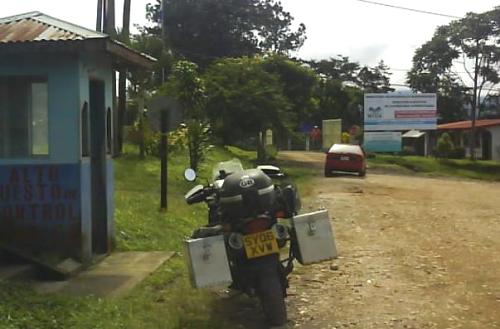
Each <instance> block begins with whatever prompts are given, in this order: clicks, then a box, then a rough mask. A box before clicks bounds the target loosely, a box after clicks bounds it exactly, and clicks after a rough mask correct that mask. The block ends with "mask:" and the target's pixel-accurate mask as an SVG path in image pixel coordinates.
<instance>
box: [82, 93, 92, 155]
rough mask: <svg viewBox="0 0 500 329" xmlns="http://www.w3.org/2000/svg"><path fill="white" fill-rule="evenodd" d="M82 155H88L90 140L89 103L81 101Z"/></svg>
mask: <svg viewBox="0 0 500 329" xmlns="http://www.w3.org/2000/svg"><path fill="white" fill-rule="evenodd" d="M81 120H82V122H81V124H82V128H81V129H82V157H88V156H89V155H90V142H89V136H90V134H89V103H88V102H85V103H83V108H82V118H81Z"/></svg>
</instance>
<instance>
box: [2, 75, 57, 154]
mask: <svg viewBox="0 0 500 329" xmlns="http://www.w3.org/2000/svg"><path fill="white" fill-rule="evenodd" d="M48 154H49V105H48V87H47V79H44V78H36V77H0V158H25V157H30V156H44V155H48Z"/></svg>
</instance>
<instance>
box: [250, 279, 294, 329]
mask: <svg viewBox="0 0 500 329" xmlns="http://www.w3.org/2000/svg"><path fill="white" fill-rule="evenodd" d="M257 295H258V297H259V300H260V303H261V305H262V310H263V311H264V315H265V316H266V318H267V321H268V322H269V324H270V325H271V326H283V325H284V324H285V323H286V321H287V314H286V305H285V293H284V291H283V285H282V284H281V278H280V276H279V273H278V271H272V272H267V271H266V272H264V273H262V275H261V276H260V278H259V282H258V286H257Z"/></svg>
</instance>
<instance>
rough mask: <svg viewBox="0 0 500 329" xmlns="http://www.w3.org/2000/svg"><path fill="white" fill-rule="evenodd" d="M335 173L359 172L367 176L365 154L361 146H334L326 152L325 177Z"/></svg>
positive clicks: (360, 174)
mask: <svg viewBox="0 0 500 329" xmlns="http://www.w3.org/2000/svg"><path fill="white" fill-rule="evenodd" d="M333 171H347V172H357V173H358V174H359V176H365V175H366V161H365V152H364V150H363V149H362V148H361V146H359V145H349V144H333V146H332V147H331V148H330V150H329V151H328V152H326V161H325V177H329V176H331V175H332V172H333Z"/></svg>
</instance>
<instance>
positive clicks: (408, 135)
mask: <svg viewBox="0 0 500 329" xmlns="http://www.w3.org/2000/svg"><path fill="white" fill-rule="evenodd" d="M423 135H425V131H420V130H410V131H407V132H405V133H404V134H403V135H401V137H403V138H420V137H422V136H423Z"/></svg>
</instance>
